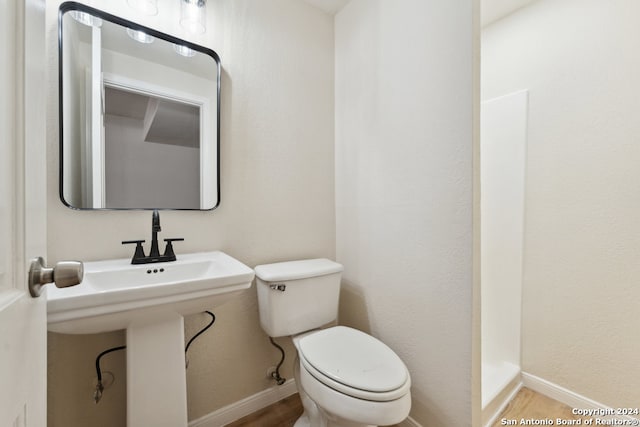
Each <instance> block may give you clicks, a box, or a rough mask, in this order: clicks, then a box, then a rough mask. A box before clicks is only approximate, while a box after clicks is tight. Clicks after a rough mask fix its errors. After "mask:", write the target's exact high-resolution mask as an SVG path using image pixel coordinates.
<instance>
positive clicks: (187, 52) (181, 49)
mask: <svg viewBox="0 0 640 427" xmlns="http://www.w3.org/2000/svg"><path fill="white" fill-rule="evenodd" d="M173 50H175V51H176V53H178V54H180V55H182V56H186V57H187V58H191V57H192V56H195V54H196V51H195V50H193V49H191V48H188V47H186V46H184V45H181V44H175V43H174V44H173Z"/></svg>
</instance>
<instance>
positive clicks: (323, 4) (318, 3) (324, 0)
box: [303, 0, 349, 15]
mask: <svg viewBox="0 0 640 427" xmlns="http://www.w3.org/2000/svg"><path fill="white" fill-rule="evenodd" d="M303 1H305V2H307V3H309V4H310V5H312V6H315V7H317V8H318V9H322V10H324V11H325V12H327V13H329V14H331V15H335V14H336V13H337V12H338V11H339V10H340V9H342V8H343V7H344V5H346V4H347V3H349V0H303Z"/></svg>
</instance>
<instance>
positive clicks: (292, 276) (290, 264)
mask: <svg viewBox="0 0 640 427" xmlns="http://www.w3.org/2000/svg"><path fill="white" fill-rule="evenodd" d="M254 270H255V272H256V276H258V277H259V278H260V279H261V280H263V281H265V282H281V281H287V280H297V279H307V278H310V277H317V276H325V275H327V274H333V273H340V272H341V271H342V270H344V267H342V264H338V263H337V262H334V261H331V260H330V259H326V258H318V259H304V260H299V261H287V262H277V263H274V264H263V265H258V266H256V268H255V269H254Z"/></svg>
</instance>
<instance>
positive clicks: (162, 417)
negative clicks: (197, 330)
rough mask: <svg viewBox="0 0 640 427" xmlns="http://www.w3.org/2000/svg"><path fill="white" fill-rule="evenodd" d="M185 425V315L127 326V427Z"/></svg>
mask: <svg viewBox="0 0 640 427" xmlns="http://www.w3.org/2000/svg"><path fill="white" fill-rule="evenodd" d="M149 426H153V427H186V426H187V376H186V372H185V355H184V318H183V317H182V316H181V315H179V314H177V313H166V314H164V315H163V316H162V317H158V318H146V319H144V321H142V320H140V321H134V322H132V323H131V324H130V325H129V327H128V328H127V427H149Z"/></svg>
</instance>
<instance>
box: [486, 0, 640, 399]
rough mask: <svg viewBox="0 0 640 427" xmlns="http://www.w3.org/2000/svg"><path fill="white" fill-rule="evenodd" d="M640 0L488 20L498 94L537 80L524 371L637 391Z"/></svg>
mask: <svg viewBox="0 0 640 427" xmlns="http://www.w3.org/2000/svg"><path fill="white" fill-rule="evenodd" d="M638 15H640V3H638V2H637V1H635V0H614V1H607V2H603V1H599V0H540V1H538V2H535V3H533V4H532V5H530V6H528V7H527V8H525V9H522V10H521V11H519V12H517V13H515V14H513V15H511V16H510V17H508V18H507V19H504V20H502V21H498V22H496V23H495V24H494V25H491V26H489V27H487V28H485V29H484V31H483V38H482V91H483V98H485V99H488V98H492V97H495V96H498V95H502V94H505V93H509V92H512V91H514V90H517V89H525V88H526V89H529V93H530V98H529V101H530V104H529V135H528V138H529V140H528V146H529V148H528V162H527V189H526V224H525V252H524V253H525V262H524V282H523V283H524V284H523V286H524V287H523V349H522V350H523V370H524V371H525V372H528V373H531V374H533V375H536V376H539V377H542V378H544V379H546V380H548V381H551V382H553V383H556V384H558V385H560V386H562V387H565V388H568V389H570V390H572V391H574V392H577V393H579V394H582V395H584V396H587V397H589V398H591V399H593V400H596V401H599V402H601V403H604V404H607V405H610V406H612V407H619V406H637V403H638V402H639V401H640V389H639V388H638V383H639V382H640V370H638V364H637V362H638V353H639V352H640V341H638V330H640V317H639V316H638V315H637V312H638V302H639V301H640V287H638V277H640V263H639V262H638V255H639V254H640V222H639V221H638V212H640V197H638V195H640V172H639V170H640V169H639V168H638V165H640V148H639V147H640V141H639V140H638V135H640V121H639V120H638V117H637V116H638V111H639V109H640V101H639V100H640V82H639V80H638V75H639V74H640V26H639V25H638V19H637V17H638Z"/></svg>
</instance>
